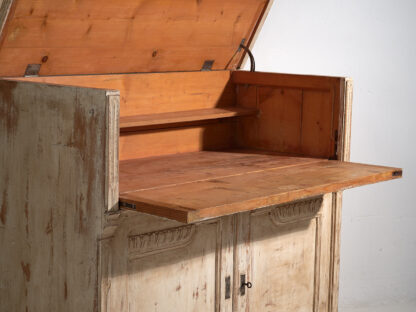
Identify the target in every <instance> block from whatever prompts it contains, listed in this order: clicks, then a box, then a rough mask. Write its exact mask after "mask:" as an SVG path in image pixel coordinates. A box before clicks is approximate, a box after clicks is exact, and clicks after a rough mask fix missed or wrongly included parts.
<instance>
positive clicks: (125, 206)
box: [119, 201, 136, 209]
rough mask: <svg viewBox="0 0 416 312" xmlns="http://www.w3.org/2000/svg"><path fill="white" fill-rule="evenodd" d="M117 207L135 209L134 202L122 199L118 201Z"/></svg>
mask: <svg viewBox="0 0 416 312" xmlns="http://www.w3.org/2000/svg"><path fill="white" fill-rule="evenodd" d="M119 207H124V208H128V209H136V205H135V204H130V203H126V202H122V201H120V202H119Z"/></svg>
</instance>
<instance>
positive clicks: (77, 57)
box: [0, 0, 269, 76]
mask: <svg viewBox="0 0 416 312" xmlns="http://www.w3.org/2000/svg"><path fill="white" fill-rule="evenodd" d="M268 3H269V1H267V0H241V1H234V0H228V1H220V0H203V1H194V0H175V1H173V0H162V1H138V2H137V1H133V0H127V1H124V2H123V4H122V5H121V4H120V3H119V2H117V1H114V0H106V1H87V2H82V3H79V2H64V3H57V2H56V1H51V0H41V1H37V2H35V3H34V2H33V1H29V0H16V9H15V11H14V14H12V15H11V18H10V19H9V20H8V22H7V24H8V25H7V27H6V28H5V33H4V39H3V42H2V45H1V47H0V68H1V70H0V76H22V75H23V74H24V71H25V68H26V66H27V64H42V66H41V70H40V74H41V75H65V74H88V73H90V74H97V73H101V74H105V73H126V72H166V71H192V70H193V71H195V70H200V69H201V67H202V65H203V63H204V61H205V60H215V62H214V65H213V69H225V68H226V67H228V68H230V69H235V68H236V67H237V66H238V64H239V63H240V59H241V58H242V57H243V55H244V54H243V53H238V55H237V56H235V57H234V58H233V55H234V54H235V53H236V51H237V49H238V47H239V45H240V42H241V41H242V39H246V42H250V41H251V38H252V37H253V36H254V34H255V32H256V30H257V29H258V27H257V25H258V24H259V21H260V20H261V19H262V17H263V16H264V11H265V8H266V7H267V6H268ZM108 42H111V45H108ZM98 56H99V57H98ZM230 62H231V63H230Z"/></svg>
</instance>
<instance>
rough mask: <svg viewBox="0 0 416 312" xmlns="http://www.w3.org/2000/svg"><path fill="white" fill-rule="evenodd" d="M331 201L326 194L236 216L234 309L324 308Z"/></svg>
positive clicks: (298, 310) (288, 310)
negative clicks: (242, 282)
mask: <svg viewBox="0 0 416 312" xmlns="http://www.w3.org/2000/svg"><path fill="white" fill-rule="evenodd" d="M331 206H332V194H327V195H325V196H323V197H317V198H312V199H307V200H304V201H299V202H295V203H291V204H288V205H283V206H278V207H274V208H272V209H266V210H262V211H258V212H253V213H250V214H245V215H244V214H243V215H240V216H237V233H238V234H237V237H238V245H237V246H238V247H237V257H236V258H237V259H238V261H237V263H236V270H235V274H236V278H235V281H236V282H235V294H234V295H235V296H234V306H235V307H234V311H252V312H254V311H256V312H259V311H273V312H275V311H276V312H277V311H283V312H292V311H293V312H302V311H305V312H306V311H308V312H311V311H328V294H329V287H330V283H329V280H330V271H331V265H330V263H331V259H330V258H331V257H330V249H331V248H330V246H331ZM241 275H245V279H246V281H249V282H251V283H252V288H250V289H248V288H247V287H245V288H246V289H244V291H243V292H239V291H238V289H239V288H240V286H241V278H237V276H238V277H241ZM237 279H240V280H239V281H237ZM244 292H245V294H243V293H244Z"/></svg>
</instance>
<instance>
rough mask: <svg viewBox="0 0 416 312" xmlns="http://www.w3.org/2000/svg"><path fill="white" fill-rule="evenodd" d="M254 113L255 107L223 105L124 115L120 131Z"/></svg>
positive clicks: (164, 126)
mask: <svg viewBox="0 0 416 312" xmlns="http://www.w3.org/2000/svg"><path fill="white" fill-rule="evenodd" d="M256 114H257V110H256V109H249V108H244V107H224V108H207V109H195V110H188V111H178V112H172V113H160V114H148V115H135V116H126V117H121V118H120V131H121V132H126V131H127V132H128V131H138V130H147V129H164V128H172V127H178V126H182V125H189V124H195V123H198V122H201V121H215V120H216V119H224V118H233V117H242V116H254V115H256Z"/></svg>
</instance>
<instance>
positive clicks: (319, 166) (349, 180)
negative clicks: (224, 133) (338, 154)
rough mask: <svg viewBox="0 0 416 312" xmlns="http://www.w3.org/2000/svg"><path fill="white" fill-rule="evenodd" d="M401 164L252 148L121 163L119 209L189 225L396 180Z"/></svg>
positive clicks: (399, 173) (400, 172)
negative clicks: (390, 165) (339, 159)
mask: <svg viewBox="0 0 416 312" xmlns="http://www.w3.org/2000/svg"><path fill="white" fill-rule="evenodd" d="M401 174H402V171H401V169H399V168H390V167H381V166H372V165H365V164H357V163H349V162H340V161H335V160H325V159H317V158H303V157H292V156H283V155H279V154H275V153H267V152H259V151H252V150H229V151H215V152H214V151H202V152H194V153H186V154H176V155H169V156H158V157H152V158H142V159H134V160H126V161H121V162H120V206H121V208H128V209H134V210H137V211H141V212H145V213H149V214H154V215H157V216H162V217H166V218H170V219H174V220H178V221H181V222H185V223H190V222H195V221H199V220H203V219H207V218H213V217H219V216H224V215H228V214H232V213H236V212H241V211H248V210H253V209H256V208H260V207H265V206H269V205H275V204H280V203H285V202H290V201H294V200H297V199H301V198H304V197H310V196H315V195H320V194H324V193H330V192H335V191H339V190H342V189H346V188H350V187H355V186H360V185H365V184H371V183H375V182H379V181H385V180H390V179H393V178H398V177H400V176H401Z"/></svg>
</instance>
